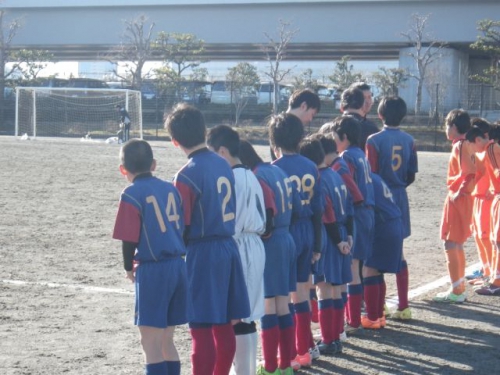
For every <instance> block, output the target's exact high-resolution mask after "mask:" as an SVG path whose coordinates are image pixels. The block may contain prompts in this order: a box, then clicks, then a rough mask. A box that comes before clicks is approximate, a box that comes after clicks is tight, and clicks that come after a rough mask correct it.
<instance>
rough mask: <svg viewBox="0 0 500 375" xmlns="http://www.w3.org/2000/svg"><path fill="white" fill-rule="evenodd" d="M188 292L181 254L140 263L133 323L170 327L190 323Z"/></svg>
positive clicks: (137, 273)
mask: <svg viewBox="0 0 500 375" xmlns="http://www.w3.org/2000/svg"><path fill="white" fill-rule="evenodd" d="M187 292H188V286H187V273H186V263H185V262H184V259H182V258H181V257H176V258H171V259H166V260H164V261H161V262H143V263H141V264H140V265H139V267H138V268H137V271H136V274H135V319H134V324H135V325H138V326H150V327H157V328H167V327H171V326H177V325H181V324H185V323H187V321H188V318H187V317H188V305H187Z"/></svg>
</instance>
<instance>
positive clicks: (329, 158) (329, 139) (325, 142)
mask: <svg viewBox="0 0 500 375" xmlns="http://www.w3.org/2000/svg"><path fill="white" fill-rule="evenodd" d="M313 137H315V139H317V140H319V142H320V143H321V147H323V151H324V152H325V164H326V165H332V163H333V161H334V160H335V159H336V158H337V156H338V150H337V143H336V142H335V138H333V133H332V132H329V133H327V134H322V133H316V134H314V135H313Z"/></svg>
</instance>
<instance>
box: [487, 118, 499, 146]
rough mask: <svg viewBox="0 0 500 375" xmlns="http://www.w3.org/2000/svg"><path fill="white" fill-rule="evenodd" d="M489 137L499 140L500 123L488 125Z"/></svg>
mask: <svg viewBox="0 0 500 375" xmlns="http://www.w3.org/2000/svg"><path fill="white" fill-rule="evenodd" d="M488 135H489V137H490V139H493V140H495V141H496V142H500V125H498V124H496V123H495V124H493V125H491V126H490V131H489V132H488Z"/></svg>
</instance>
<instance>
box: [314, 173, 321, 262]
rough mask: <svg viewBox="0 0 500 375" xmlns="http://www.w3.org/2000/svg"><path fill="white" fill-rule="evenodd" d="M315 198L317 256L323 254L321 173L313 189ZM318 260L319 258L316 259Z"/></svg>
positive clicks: (315, 244) (315, 247)
mask: <svg viewBox="0 0 500 375" xmlns="http://www.w3.org/2000/svg"><path fill="white" fill-rule="evenodd" d="M313 194H314V195H313V197H312V200H311V203H312V205H311V208H312V210H313V215H312V218H311V219H312V224H313V228H314V245H313V246H314V247H313V252H314V253H316V254H321V247H322V243H321V242H322V241H321V227H322V225H323V208H322V191H321V181H320V177H319V172H318V174H317V175H316V183H315V184H314V188H313ZM316 258H317V259H316V260H318V259H319V257H316Z"/></svg>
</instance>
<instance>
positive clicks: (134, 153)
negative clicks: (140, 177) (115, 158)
mask: <svg viewBox="0 0 500 375" xmlns="http://www.w3.org/2000/svg"><path fill="white" fill-rule="evenodd" d="M120 160H121V163H122V165H123V166H124V167H125V169H126V170H127V171H129V172H130V173H133V174H139V173H145V172H150V171H151V165H152V164H153V150H152V149H151V146H150V144H149V143H148V142H146V141H144V140H142V139H131V140H130V141H128V142H127V143H125V144H124V145H123V146H122V148H121V149H120Z"/></svg>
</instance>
